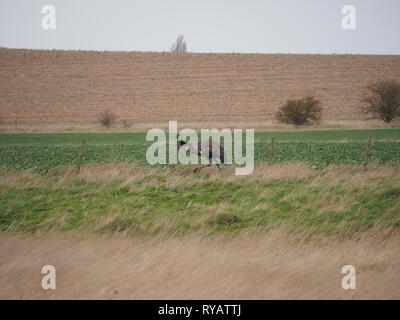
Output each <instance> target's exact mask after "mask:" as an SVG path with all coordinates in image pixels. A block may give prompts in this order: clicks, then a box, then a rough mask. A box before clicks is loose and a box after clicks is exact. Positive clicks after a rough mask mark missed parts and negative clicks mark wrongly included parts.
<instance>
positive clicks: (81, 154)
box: [76, 140, 85, 174]
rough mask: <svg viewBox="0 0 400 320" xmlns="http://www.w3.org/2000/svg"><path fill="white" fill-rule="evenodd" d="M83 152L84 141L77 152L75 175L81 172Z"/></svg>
mask: <svg viewBox="0 0 400 320" xmlns="http://www.w3.org/2000/svg"><path fill="white" fill-rule="evenodd" d="M84 152H85V140H83V141H82V144H81V148H80V150H79V157H78V163H77V168H76V169H77V170H76V173H77V174H78V173H79V172H80V171H81V166H82V163H83V153H84Z"/></svg>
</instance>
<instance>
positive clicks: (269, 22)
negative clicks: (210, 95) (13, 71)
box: [0, 0, 400, 54]
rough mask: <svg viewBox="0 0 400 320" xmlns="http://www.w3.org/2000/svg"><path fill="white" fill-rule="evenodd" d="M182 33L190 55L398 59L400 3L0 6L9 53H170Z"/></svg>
mask: <svg viewBox="0 0 400 320" xmlns="http://www.w3.org/2000/svg"><path fill="white" fill-rule="evenodd" d="M47 4H50V5H53V6H54V8H55V10H56V29H55V30H44V29H43V28H42V18H43V16H44V14H42V13H41V9H42V7H43V6H44V5H47ZM344 5H353V6H354V8H355V10H356V29H348V30H345V29H343V28H342V25H341V22H342V18H343V17H344V16H345V14H343V13H342V7H343V6H344ZM179 34H183V35H184V36H185V39H186V41H187V44H188V51H190V52H240V53H250V52H255V53H278V52H280V53H354V54H357V53H361V54H400V41H399V39H400V0H347V1H342V0H79V1H78V0H0V46H4V47H9V48H33V49H73V50H77V49H81V50H123V51H125V50H126V51H169V49H170V47H171V44H172V43H173V42H174V40H175V39H176V37H177V36H178V35H179Z"/></svg>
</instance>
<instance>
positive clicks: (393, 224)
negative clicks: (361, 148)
mask: <svg viewBox="0 0 400 320" xmlns="http://www.w3.org/2000/svg"><path fill="white" fill-rule="evenodd" d="M0 176H1V180H0V231H1V232H3V233H19V232H28V233H31V232H50V231H84V232H89V233H101V234H102V233H114V232H122V233H126V234H132V235H156V234H166V235H172V236H178V237H180V236H184V235H188V234H205V235H218V234H232V235H237V234H239V233H241V232H243V231H246V232H255V233H257V232H266V231H268V230H270V229H273V228H276V227H282V226H284V227H285V228H288V230H289V231H290V232H309V233H311V234H324V235H338V236H354V235H357V234H361V233H363V232H365V231H367V230H370V229H373V228H377V229H385V230H386V229H390V230H392V231H394V232H397V231H398V230H399V227H400V182H399V181H400V171H399V168H398V167H397V168H396V167H381V166H376V167H372V168H370V169H369V170H368V171H364V170H362V168H360V167H347V166H341V167H328V168H326V169H324V170H320V171H317V170H313V169H311V168H310V167H308V166H306V165H301V164H287V165H274V166H272V167H268V166H258V167H256V170H255V172H254V173H253V174H252V175H251V176H248V177H238V176H235V175H234V173H233V169H228V170H225V171H223V172H222V173H216V172H214V171H213V169H212V168H211V169H210V170H209V171H205V172H204V173H202V174H197V175H195V174H193V173H192V172H191V170H190V167H187V166H180V167H177V168H176V169H168V170H159V169H152V168H142V167H137V166H134V165H131V164H127V163H123V164H121V163H119V164H118V163H115V164H109V165H95V164H91V165H87V166H84V167H83V168H82V170H81V172H80V173H79V174H78V175H76V174H75V171H74V168H66V169H63V168H57V169H53V170H51V171H50V172H48V173H47V174H45V175H38V174H36V173H34V172H31V171H20V172H9V171H2V172H1V175H0Z"/></svg>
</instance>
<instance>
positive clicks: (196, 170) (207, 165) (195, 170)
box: [193, 164, 211, 172]
mask: <svg viewBox="0 0 400 320" xmlns="http://www.w3.org/2000/svg"><path fill="white" fill-rule="evenodd" d="M209 166H211V164H206V165H205V166H201V167H198V168H196V169H194V170H193V172H199V170H200V169H203V168H206V167H209Z"/></svg>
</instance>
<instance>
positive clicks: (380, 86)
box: [362, 80, 400, 123]
mask: <svg viewBox="0 0 400 320" xmlns="http://www.w3.org/2000/svg"><path fill="white" fill-rule="evenodd" d="M367 89H368V90H369V92H370V94H369V95H368V96H366V97H364V98H363V99H362V100H363V102H365V103H366V105H364V106H363V107H362V111H364V112H365V113H367V114H372V115H373V116H374V117H376V118H378V119H381V120H383V121H384V122H386V123H389V122H391V121H392V120H393V119H395V118H396V117H399V116H400V83H399V82H397V81H395V80H380V81H376V82H373V83H371V84H369V85H368V87H367Z"/></svg>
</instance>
